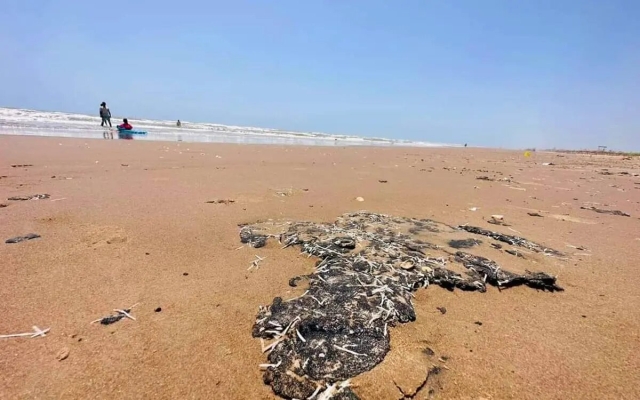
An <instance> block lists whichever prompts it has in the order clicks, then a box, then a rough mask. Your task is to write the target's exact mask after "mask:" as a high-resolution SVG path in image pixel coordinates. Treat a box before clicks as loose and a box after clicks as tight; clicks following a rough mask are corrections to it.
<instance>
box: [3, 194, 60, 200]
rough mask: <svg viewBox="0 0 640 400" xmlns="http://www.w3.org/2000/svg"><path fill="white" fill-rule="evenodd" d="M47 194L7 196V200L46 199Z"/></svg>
mask: <svg viewBox="0 0 640 400" xmlns="http://www.w3.org/2000/svg"><path fill="white" fill-rule="evenodd" d="M49 197H51V196H49V195H48V194H46V193H45V194H34V195H31V196H13V197H9V198H8V199H7V200H11V201H27V200H44V199H48V198H49Z"/></svg>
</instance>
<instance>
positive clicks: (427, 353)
mask: <svg viewBox="0 0 640 400" xmlns="http://www.w3.org/2000/svg"><path fill="white" fill-rule="evenodd" d="M422 352H423V353H424V354H426V355H427V356H429V357H432V356H434V355H435V354H436V352H435V351H433V349H431V347H426V348H425V349H424V350H422Z"/></svg>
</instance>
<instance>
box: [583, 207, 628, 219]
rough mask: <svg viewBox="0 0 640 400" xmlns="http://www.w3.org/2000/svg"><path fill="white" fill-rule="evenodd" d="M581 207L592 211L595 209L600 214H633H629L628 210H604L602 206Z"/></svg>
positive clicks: (622, 215) (625, 215)
mask: <svg viewBox="0 0 640 400" xmlns="http://www.w3.org/2000/svg"><path fill="white" fill-rule="evenodd" d="M580 209H582V210H591V211H595V212H597V213H600V214H609V215H619V216H621V217H630V216H631V215H629V214H627V213H626V212H622V211H620V210H603V209H601V208H596V207H593V206H592V207H580Z"/></svg>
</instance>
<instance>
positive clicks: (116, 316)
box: [100, 308, 131, 325]
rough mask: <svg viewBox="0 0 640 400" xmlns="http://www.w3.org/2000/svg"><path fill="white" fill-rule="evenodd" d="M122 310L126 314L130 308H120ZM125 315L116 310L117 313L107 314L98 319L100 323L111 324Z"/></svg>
mask: <svg viewBox="0 0 640 400" xmlns="http://www.w3.org/2000/svg"><path fill="white" fill-rule="evenodd" d="M122 311H124V312H126V313H127V314H128V313H130V312H131V309H130V308H125V309H124V310H122ZM126 316H127V315H126V314H124V313H121V312H118V313H117V314H113V315H108V316H106V317H104V318H102V319H100V323H101V324H102V325H111V324H114V323H116V322H118V321H120V320H121V319H122V318H125V317H126Z"/></svg>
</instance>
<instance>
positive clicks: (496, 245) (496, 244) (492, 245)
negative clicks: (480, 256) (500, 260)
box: [491, 243, 502, 250]
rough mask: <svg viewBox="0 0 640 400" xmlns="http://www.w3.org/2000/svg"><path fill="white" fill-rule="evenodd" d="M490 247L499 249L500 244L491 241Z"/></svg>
mask: <svg viewBox="0 0 640 400" xmlns="http://www.w3.org/2000/svg"><path fill="white" fill-rule="evenodd" d="M491 247H493V248H494V249H498V250H500V249H501V248H502V245H501V244H499V243H491Z"/></svg>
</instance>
